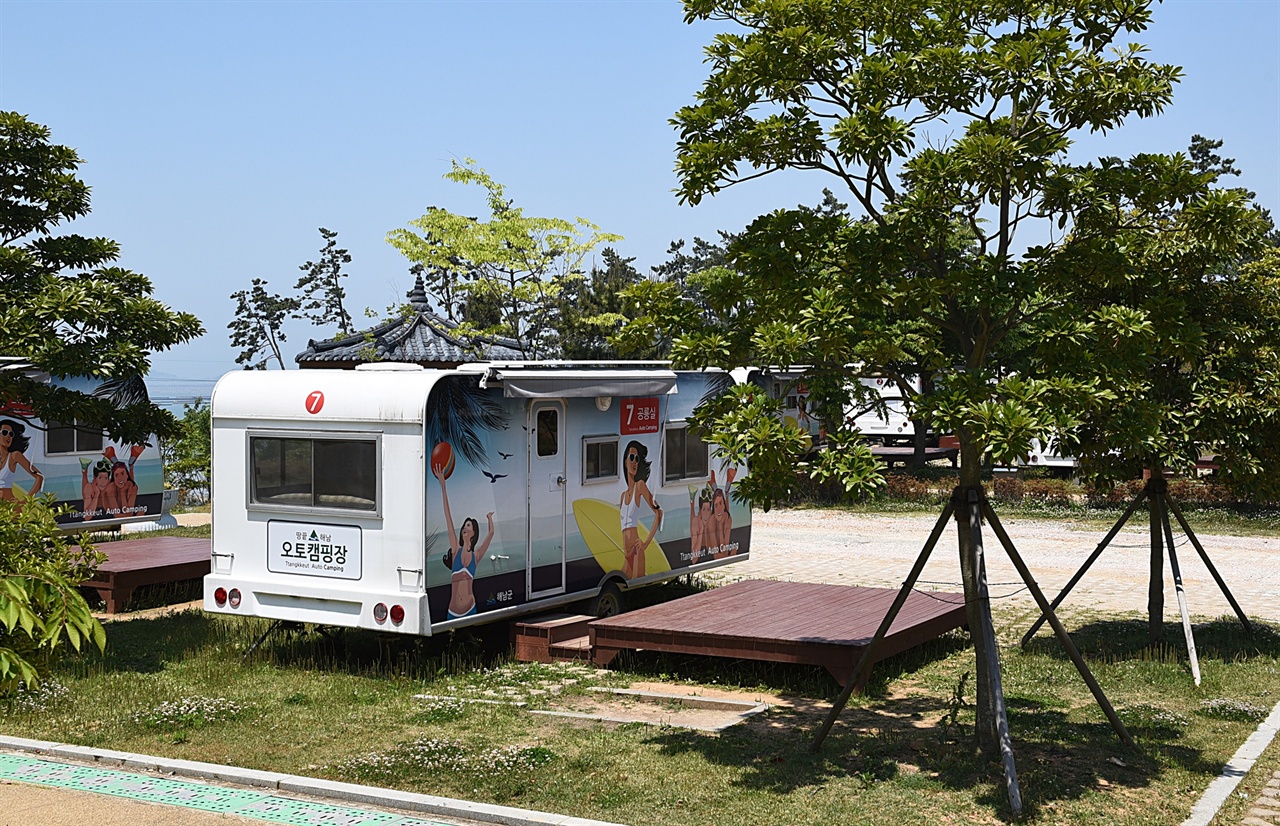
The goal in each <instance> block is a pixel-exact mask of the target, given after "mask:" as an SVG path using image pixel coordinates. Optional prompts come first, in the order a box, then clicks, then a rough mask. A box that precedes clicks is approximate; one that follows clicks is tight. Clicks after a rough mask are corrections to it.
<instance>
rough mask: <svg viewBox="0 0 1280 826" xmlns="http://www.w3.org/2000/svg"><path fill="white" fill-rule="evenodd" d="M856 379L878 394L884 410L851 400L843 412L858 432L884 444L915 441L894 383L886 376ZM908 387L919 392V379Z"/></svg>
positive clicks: (913, 425) (904, 402)
mask: <svg viewBox="0 0 1280 826" xmlns="http://www.w3.org/2000/svg"><path fill="white" fill-rule="evenodd" d="M859 381H860V382H861V383H862V386H863V387H866V388H869V389H871V390H874V391H876V392H878V393H879V394H880V399H881V401H883V402H884V405H885V409H884V410H883V411H880V410H877V409H876V408H875V407H873V406H871V405H867V404H864V403H862V402H860V401H857V400H855V401H854V403H853V405H852V406H851V407H850V409H849V410H848V413H847V415H848V416H849V418H850V419H852V423H853V426H854V427H855V428H857V430H858V432H859V433H861V434H862V435H863V437H864V438H866V439H870V440H873V441H878V442H880V443H881V444H884V445H893V444H912V443H913V442H914V441H915V433H916V426H915V422H913V421H911V418H910V417H909V416H908V415H907V403H906V401H905V400H904V399H903V396H902V389H901V388H900V387H898V384H897V382H895V381H894V380H893V379H888V378H863V379H859ZM912 386H913V389H914V390H915V391H916V392H919V391H920V380H919V379H914V380H913V382H912Z"/></svg>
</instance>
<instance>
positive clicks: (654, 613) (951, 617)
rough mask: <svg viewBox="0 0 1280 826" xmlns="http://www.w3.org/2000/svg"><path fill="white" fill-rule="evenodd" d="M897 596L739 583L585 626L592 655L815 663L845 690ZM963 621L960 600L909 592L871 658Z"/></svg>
mask: <svg viewBox="0 0 1280 826" xmlns="http://www.w3.org/2000/svg"><path fill="white" fill-rule="evenodd" d="M897 593H898V592H897V590H896V589H892V588H862V587H856V586H848V585H818V584H813V583H806V582H773V581H763V580H745V581H743V582H737V583H734V584H732V585H725V586H722V587H720V588H716V589H714V590H711V591H706V592H704V593H701V594H694V595H693V596H689V597H684V598H683V599H677V600H673V601H671V602H667V603H663V604H662V605H654V606H651V607H649V608H642V609H640V610H638V611H631V612H629V613H626V614H621V615H619V616H616V617H610V618H608V619H601V620H596V621H594V622H592V623H591V624H590V629H591V631H590V633H591V646H592V652H593V659H594V661H595V662H596V664H597V665H606V664H608V663H609V662H610V661H611V660H612V659H613V658H614V657H615V656H617V654H618V652H619V651H622V650H624V649H644V650H649V651H669V652H674V653H680V654H703V655H708V656H713V657H735V658H740V659H751V660H768V661H770V662H783V663H807V664H810V665H820V666H822V667H824V668H826V669H827V671H829V672H831V675H832V676H833V677H835V678H836V680H838V681H839V682H840V684H841V685H844V684H845V683H846V682H848V680H849V678H850V676H851V673H852V671H853V666H854V665H855V663H856V661H857V659H858V657H859V656H861V652H862V649H863V648H865V647H866V645H867V643H869V642H870V641H871V638H872V637H873V636H875V633H876V629H877V628H878V627H879V626H880V622H881V621H882V620H883V619H884V616H885V614H886V613H888V611H889V607H890V605H891V604H892V603H893V599H894V597H895V596H896V595H897ZM964 624H965V611H964V595H963V594H955V593H942V592H935V593H927V594H926V593H920V592H915V593H912V594H911V595H910V596H909V597H908V598H907V602H906V604H905V605H904V606H903V607H902V611H901V612H900V613H899V614H898V616H897V618H896V619H895V620H894V622H893V625H892V627H890V629H889V633H888V635H887V636H886V637H885V638H884V641H883V642H882V643H881V644H880V645H879V647H877V649H876V653H875V661H877V662H878V661H880V660H883V659H885V658H887V657H890V656H892V655H894V654H897V653H899V652H902V651H905V650H907V649H908V648H912V647H914V646H917V645H919V644H921V643H923V642H926V641H927V640H931V639H934V638H936V637H938V636H941V635H942V634H944V633H946V632H947V631H950V630H952V629H953V628H959V627H961V626H963V625H964Z"/></svg>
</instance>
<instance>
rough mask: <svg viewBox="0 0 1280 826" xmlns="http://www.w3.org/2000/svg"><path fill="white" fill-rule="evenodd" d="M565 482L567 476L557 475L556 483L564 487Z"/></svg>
mask: <svg viewBox="0 0 1280 826" xmlns="http://www.w3.org/2000/svg"><path fill="white" fill-rule="evenodd" d="M564 483H565V478H564V477H563V476H557V477H556V484H557V485H559V486H560V487H564Z"/></svg>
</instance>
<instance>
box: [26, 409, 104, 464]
mask: <svg viewBox="0 0 1280 826" xmlns="http://www.w3.org/2000/svg"><path fill="white" fill-rule="evenodd" d="M42 424H43V425H44V455H45V456H77V455H80V454H85V453H87V454H90V455H93V456H97V455H99V454H101V453H102V451H103V450H105V449H106V447H107V431H106V430H105V429H103V428H94V427H86V426H85V425H83V424H80V419H79V418H73V419H72V420H71V423H70V424H68V423H67V422H59V421H53V420H49V421H45V422H42ZM55 430H70V431H71V445H72V449H71V450H50V449H49V436H50V435H51V434H52V433H53V432H54V431H55ZM84 431H90V432H94V431H96V432H97V433H98V446H97V447H85V448H82V447H80V434H81V433H82V432H84Z"/></svg>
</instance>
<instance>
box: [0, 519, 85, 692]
mask: <svg viewBox="0 0 1280 826" xmlns="http://www.w3.org/2000/svg"><path fill="white" fill-rule="evenodd" d="M51 501H52V498H51V497H46V498H45V499H43V500H41V501H28V502H21V503H19V502H11V501H8V500H3V499H0V696H7V695H12V694H14V693H15V692H16V691H18V689H19V686H20V685H25V686H30V687H34V686H36V685H37V684H38V683H39V682H40V681H41V680H42V679H44V678H46V677H47V676H48V674H49V672H50V670H51V668H52V666H53V663H54V661H55V660H56V658H57V656H58V655H59V653H60V652H62V651H64V650H65V649H64V648H63V644H64V643H66V644H69V645H70V646H71V647H72V648H73V649H75V650H77V651H78V650H79V649H80V647H81V645H82V644H83V642H84V641H85V640H89V641H91V642H92V643H93V644H94V645H96V646H97V647H98V648H99V649H102V648H103V646H105V644H106V632H104V631H103V630H102V625H101V624H99V623H98V621H97V620H96V619H94V618H93V616H92V614H90V612H89V605H88V603H86V602H85V600H84V597H82V596H81V595H80V591H79V585H80V583H81V582H83V581H85V580H86V579H89V578H90V577H91V576H92V575H93V571H94V569H95V568H96V567H97V566H98V564H100V563H101V562H102V560H103V559H104V558H105V557H104V556H103V555H102V554H100V553H96V552H94V551H93V549H92V546H90V545H88V544H87V543H84V544H82V545H81V546H79V547H78V548H77V547H74V546H72V545H70V544H69V542H68V540H67V538H66V537H65V536H63V534H62V531H61V530H60V529H59V527H58V524H57V522H56V521H55V514H54V512H52V511H51V510H50V509H49V507H48V503H49V502H51Z"/></svg>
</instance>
